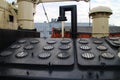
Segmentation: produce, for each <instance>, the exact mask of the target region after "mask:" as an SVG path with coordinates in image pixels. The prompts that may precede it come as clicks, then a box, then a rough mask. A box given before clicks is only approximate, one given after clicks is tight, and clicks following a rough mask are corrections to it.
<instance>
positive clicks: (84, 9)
mask: <svg viewBox="0 0 120 80" xmlns="http://www.w3.org/2000/svg"><path fill="white" fill-rule="evenodd" d="M7 1H9V2H12V1H14V0H7ZM90 3H91V6H90V9H92V8H94V7H97V6H107V7H110V8H111V9H112V11H113V14H112V15H111V16H110V19H109V24H111V25H116V26H120V5H119V3H120V0H91V2H90ZM43 5H44V7H45V10H46V13H47V15H48V18H49V20H51V19H52V18H58V16H59V6H64V5H77V21H78V22H80V23H82V22H85V23H89V17H88V15H89V3H88V2H84V1H79V2H75V1H71V2H70V1H69V2H54V3H53V2H52V3H43ZM70 15H71V13H70V12H66V17H67V22H71V18H70ZM90 20H91V22H92V19H90ZM44 21H47V18H46V16H45V13H44V10H43V7H42V4H41V3H40V4H38V5H37V7H36V14H35V16H34V22H44Z"/></svg>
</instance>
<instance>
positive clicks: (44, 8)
mask: <svg viewBox="0 0 120 80" xmlns="http://www.w3.org/2000/svg"><path fill="white" fill-rule="evenodd" d="M42 7H43V10H44V13H45V16H46V18H47V21H48V23H49V18H48V15H47V12H46V10H45V7H44V4H43V2H42Z"/></svg>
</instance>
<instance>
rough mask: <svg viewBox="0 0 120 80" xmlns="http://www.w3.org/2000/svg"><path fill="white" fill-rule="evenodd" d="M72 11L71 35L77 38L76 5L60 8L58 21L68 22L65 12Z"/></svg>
mask: <svg viewBox="0 0 120 80" xmlns="http://www.w3.org/2000/svg"><path fill="white" fill-rule="evenodd" d="M66 11H71V35H72V38H77V8H76V5H69V6H60V11H59V12H60V13H59V15H60V16H59V17H58V21H67V19H66V17H65V12H66Z"/></svg>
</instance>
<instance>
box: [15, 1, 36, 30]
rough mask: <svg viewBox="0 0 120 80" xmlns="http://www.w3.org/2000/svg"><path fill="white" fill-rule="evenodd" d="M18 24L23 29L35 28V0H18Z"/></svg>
mask: <svg viewBox="0 0 120 80" xmlns="http://www.w3.org/2000/svg"><path fill="white" fill-rule="evenodd" d="M17 2H18V24H19V27H20V28H22V29H28V30H33V29H34V18H33V14H34V2H33V0H17Z"/></svg>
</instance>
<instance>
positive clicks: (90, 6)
mask: <svg viewBox="0 0 120 80" xmlns="http://www.w3.org/2000/svg"><path fill="white" fill-rule="evenodd" d="M90 10H91V0H90V1H89V13H90ZM90 22H91V21H90V15H89V27H90V24H91V23H90Z"/></svg>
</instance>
